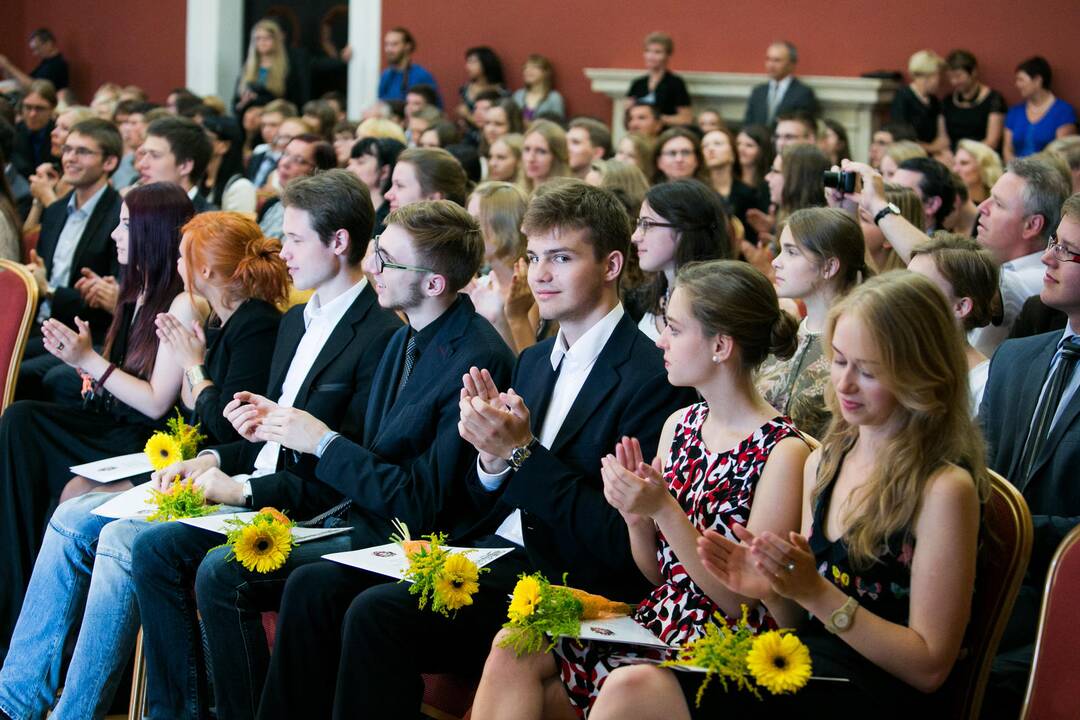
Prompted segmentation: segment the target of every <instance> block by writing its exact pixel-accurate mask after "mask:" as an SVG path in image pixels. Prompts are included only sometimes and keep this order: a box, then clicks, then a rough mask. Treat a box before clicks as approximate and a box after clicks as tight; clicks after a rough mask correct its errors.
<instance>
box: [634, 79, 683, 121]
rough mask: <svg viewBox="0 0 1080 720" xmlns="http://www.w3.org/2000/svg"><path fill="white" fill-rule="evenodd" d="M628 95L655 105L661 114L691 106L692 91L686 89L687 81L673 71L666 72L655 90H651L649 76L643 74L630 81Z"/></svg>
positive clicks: (675, 111) (669, 113)
mask: <svg viewBox="0 0 1080 720" xmlns="http://www.w3.org/2000/svg"><path fill="white" fill-rule="evenodd" d="M626 96H627V97H632V98H634V99H635V100H637V101H638V102H640V103H644V104H646V105H653V106H655V107H656V109H657V110H658V111H659V112H660V114H661V115H674V114H675V113H677V112H679V108H681V107H689V106H690V92H689V91H688V90H687V89H686V83H685V82H684V81H683V79H682V78H681V77H679V76H678V75H676V74H675V73H673V72H665V73H664V75H663V76H662V77H661V78H660V82H658V83H657V84H656V88H655V89H653V90H649V76H648V75H642V76H641V77H639V78H637V79H636V80H634V82H632V83H630V90H629V91H628V92H627V93H626Z"/></svg>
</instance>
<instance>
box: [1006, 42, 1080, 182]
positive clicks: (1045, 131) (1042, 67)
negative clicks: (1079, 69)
mask: <svg viewBox="0 0 1080 720" xmlns="http://www.w3.org/2000/svg"><path fill="white" fill-rule="evenodd" d="M1052 77H1053V73H1052V72H1051V70H1050V63H1048V62H1046V59H1045V58H1042V57H1039V56H1038V55H1036V56H1035V57H1032V58H1028V59H1027V60H1025V61H1024V62H1022V63H1020V64H1019V65H1017V66H1016V89H1017V90H1019V91H1020V97H1021V98H1022V99H1023V100H1024V102H1022V103H1020V104H1019V105H1014V106H1013V107H1011V108H1009V112H1008V114H1007V115H1006V116H1005V144H1004V146H1003V147H1002V153H1001V154H1002V156H1003V158H1004V160H1005V162H1012V159H1013V158H1018V157H1025V156H1027V155H1034V154H1035V153H1037V152H1039V151H1040V150H1042V149H1043V148H1044V147H1046V146H1047V145H1049V144H1050V142H1051V141H1052V140H1054V139H1055V138H1059V137H1065V136H1066V135H1075V134H1076V110H1075V109H1074V108H1073V106H1072V105H1070V104H1069V103H1067V102H1065V101H1064V100H1062V99H1061V98H1058V97H1054V93H1053V92H1051V91H1050V80H1051V79H1052Z"/></svg>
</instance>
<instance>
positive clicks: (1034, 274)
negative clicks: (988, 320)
mask: <svg viewBox="0 0 1080 720" xmlns="http://www.w3.org/2000/svg"><path fill="white" fill-rule="evenodd" d="M1043 252H1044V251H1042V250H1040V251H1038V252H1033V253H1031V254H1030V255H1024V256H1023V257H1019V258H1016V259H1015V260H1010V261H1009V262H1007V263H1002V265H1001V280H1000V282H999V285H1000V287H1001V304H1002V309H1003V311H1004V312H1003V319H1002V321H1001V324H1000V325H987V326H986V327H981V328H975V329H974V330H972V331H970V332H969V333H968V341H969V342H970V343H971V345H972V347H974V348H975V349H976V350H978V351H979V352H981V353H982V354H983V355H985V356H986V357H991V356H992V355H993V354H994V350H996V349H997V346H998V345H1000V344H1001V343H1003V342H1005V340H1007V339H1008V337H1009V331H1010V330H1012V326H1013V323H1014V322H1016V318H1017V317H1019V315H1020V310H1021V309H1023V307H1024V301H1026V300H1027V299H1028V298H1029V297H1031V296H1032V295H1038V294H1039V293H1040V292H1041V291H1042V281H1043V276H1044V275H1045V274H1046V268H1045V267H1044V266H1043V264H1042V260H1041V258H1042V255H1043Z"/></svg>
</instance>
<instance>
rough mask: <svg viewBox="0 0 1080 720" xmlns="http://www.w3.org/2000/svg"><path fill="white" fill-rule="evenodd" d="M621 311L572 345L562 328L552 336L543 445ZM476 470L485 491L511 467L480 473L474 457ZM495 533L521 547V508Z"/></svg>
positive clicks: (559, 424) (554, 434)
mask: <svg viewBox="0 0 1080 720" xmlns="http://www.w3.org/2000/svg"><path fill="white" fill-rule="evenodd" d="M623 314H624V311H623V306H622V305H621V304H619V305H616V306H615V307H614V308H612V310H611V312H609V313H608V314H607V315H605V316H604V317H603V318H602V319H601V320H600V321H599V322H597V323H596V324H595V325H593V326H592V327H591V328H589V329H588V330H587V331H586V332H585V334H584V335H582V336H581V337H580V338H578V339H577V342H575V343H574V344H573V345H567V342H566V335H565V334H563V330H562V328H559V334H558V335H556V337H555V345H554V346H553V347H552V348H551V369H552V370H559V366H560V365H562V369H561V370H559V377H558V379H556V381H555V387H554V388H553V389H552V391H551V400H550V402H548V406H547V413H546V414H545V415H544V420H543V423H542V424H541V426H540V437H539V438H537V439H538V440H539V441H540V444H541V445H543V446H544V447H545V448H550V447H551V445H552V443H554V442H555V438H556V437H557V436H558V434H559V430H561V429H562V426H563V422H565V421H566V416H567V415H568V414H569V413H570V408H571V407H572V406H573V404H574V401H575V400H577V396H578V393H580V392H581V388H583V387H584V386H585V382H586V381H587V380H588V378H589V373H591V372H592V369H593V366H594V365H595V364H596V358H598V357H599V356H600V352H601V351H602V350H603V349H604V346H606V345H607V342H608V340H609V339H611V334H612V333H613V332H615V326H616V325H618V324H619V321H620V320H622V316H623ZM476 469H477V473H478V476H479V479H480V483H481V484H482V485H483V486H484V487H485V488H487V489H488V490H489V491H494V490H497V489H498V488H499V487H500V486H501V485H502V484H503V482H505V480H506V478H507V477H508V476H509V475H510V472H511V470H510V469H507V470H504V471H503V472H501V473H499V474H497V475H492V474H490V473H486V472H484V468H483V467H482V466H481V465H480V459H479V458H477V460H476ZM495 534H496V535H498V536H500V537H502V538H505V539H506V540H509V541H510V542H512V543H514V544H515V545H519V546H522V547H524V545H525V536H524V535H523V533H522V530H521V511H520V510H514V511H513V512H512V513H510V514H509V515H507V516H506V519H505V520H503V521H502V523H501V524H500V525H499V528H498V529H497V530H496V531H495Z"/></svg>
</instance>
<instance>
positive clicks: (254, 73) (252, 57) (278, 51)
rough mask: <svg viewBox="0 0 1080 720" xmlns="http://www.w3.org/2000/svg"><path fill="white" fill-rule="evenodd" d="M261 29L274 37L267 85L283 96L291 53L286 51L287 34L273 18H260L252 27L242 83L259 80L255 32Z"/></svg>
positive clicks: (275, 94)
mask: <svg viewBox="0 0 1080 720" xmlns="http://www.w3.org/2000/svg"><path fill="white" fill-rule="evenodd" d="M260 30H265V31H266V32H268V33H270V36H271V37H273V38H274V49H273V50H271V51H270V52H271V61H270V66H269V67H268V68H267V72H266V83H265V87H266V89H267V90H269V91H270V93H271V94H272V95H274V96H275V97H281V96H282V95H284V94H285V78H286V77H288V75H289V55H288V53H287V52H286V51H285V34H284V33H283V32H282V31H281V27H280V26H279V25H278V24H277V23H276V22H274V21H273V20H260V21H259V22H257V23H255V25H254V26H253V27H252V28H251V36H250V39H249V41H248V54H247V60H245V61H244V73H243V77H242V79H241V83H242V84H244V85H248V84H252V85H253V84H255V83H257V82H258V81H259V52H258V51H257V50H256V49H255V33H257V32H259V31H260Z"/></svg>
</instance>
